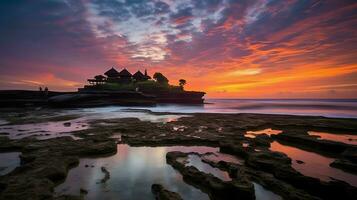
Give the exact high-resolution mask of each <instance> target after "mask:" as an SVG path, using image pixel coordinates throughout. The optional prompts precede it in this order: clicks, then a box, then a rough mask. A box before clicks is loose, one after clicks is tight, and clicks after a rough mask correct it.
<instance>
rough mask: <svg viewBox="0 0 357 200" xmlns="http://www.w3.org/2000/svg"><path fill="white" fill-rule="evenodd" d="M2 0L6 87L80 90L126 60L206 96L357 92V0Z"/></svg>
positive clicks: (1, 69)
mask: <svg viewBox="0 0 357 200" xmlns="http://www.w3.org/2000/svg"><path fill="white" fill-rule="evenodd" d="M0 4H1V5H0V35H1V36H2V37H0V43H1V46H0V79H2V81H1V83H0V88H1V89H7V88H19V87H21V88H27V89H30V88H34V86H35V85H36V83H37V84H39V85H40V84H44V85H45V84H51V87H52V88H54V89H59V90H74V89H75V87H77V85H80V84H84V81H85V80H86V78H88V77H90V76H93V75H96V74H100V73H103V72H104V71H105V70H106V69H107V68H108V67H110V66H118V67H122V66H125V67H127V68H129V69H130V70H132V71H135V70H137V69H144V68H147V69H148V70H149V72H152V73H153V72H155V71H161V72H163V73H164V74H166V75H167V76H168V77H169V78H170V80H172V82H173V83H175V82H174V81H177V80H178V79H180V78H185V79H186V80H187V81H188V84H187V88H188V89H192V90H205V91H207V92H208V96H209V97H242V98H249V97H254V98H255V97H257V98H264V97H269V98H271V97H274V98H279V97H284V98H290V97H291V98H297V97H308V98H309V97H326V98H327V97H334V98H335V97H341V98H357V96H356V94H357V88H356V84H357V76H356V74H357V56H356V53H355V52H357V37H356V36H357V28H356V26H355V24H356V22H357V21H356V20H357V13H356V11H355V10H356V9H357V3H355V2H354V1H348V0H341V1H333V0H325V1H319V0H315V1H297V0H286V1H285V0H284V1H283V0H182V1H174V0H152V1H140V0H134V1H129V0H100V1H99V0H82V1H61V0H57V1H44V0H39V1H36V2H35V3H34V2H31V3H29V2H28V1H19V2H16V3H14V2H13V1H2V2H1V3H0ZM41 77H52V78H41ZM25 80H26V81H25ZM19 83H21V84H19ZM331 90H334V93H331ZM287 91H289V92H287Z"/></svg>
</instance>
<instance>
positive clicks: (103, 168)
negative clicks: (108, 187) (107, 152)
mask: <svg viewBox="0 0 357 200" xmlns="http://www.w3.org/2000/svg"><path fill="white" fill-rule="evenodd" d="M100 170H102V172H103V173H104V178H103V179H102V180H101V181H100V182H101V183H105V182H107V181H108V180H109V179H110V173H109V171H108V170H107V169H106V168H105V167H101V168H100Z"/></svg>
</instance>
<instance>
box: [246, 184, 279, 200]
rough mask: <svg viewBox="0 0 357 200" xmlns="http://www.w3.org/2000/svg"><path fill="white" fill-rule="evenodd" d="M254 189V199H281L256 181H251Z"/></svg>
mask: <svg viewBox="0 0 357 200" xmlns="http://www.w3.org/2000/svg"><path fill="white" fill-rule="evenodd" d="M253 185H254V190H255V199H256V200H281V199H282V198H281V197H280V196H279V195H277V194H275V193H273V192H271V191H269V190H267V189H265V188H264V187H263V186H261V185H259V184H258V183H255V182H253Z"/></svg>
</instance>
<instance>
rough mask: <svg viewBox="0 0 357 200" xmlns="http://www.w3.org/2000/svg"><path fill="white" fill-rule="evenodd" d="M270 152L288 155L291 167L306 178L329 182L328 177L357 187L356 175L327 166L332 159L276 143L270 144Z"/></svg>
mask: <svg viewBox="0 0 357 200" xmlns="http://www.w3.org/2000/svg"><path fill="white" fill-rule="evenodd" d="M270 150H272V151H279V152H283V153H285V154H286V155H288V156H289V157H290V158H291V159H292V160H293V161H292V167H293V168H294V169H296V170H297V171H299V172H300V173H302V174H304V175H306V176H311V177H315V178H319V179H321V180H324V181H329V180H331V178H330V177H332V178H334V179H338V180H342V181H345V182H347V183H349V184H351V185H353V186H357V176H356V175H354V174H350V173H347V172H344V171H342V170H340V169H336V168H332V167H330V166H329V165H330V163H332V162H333V161H334V159H333V158H328V157H325V156H321V155H319V154H317V153H313V152H308V151H304V150H301V149H298V148H295V147H291V146H287V145H282V144H280V143H279V142H277V141H274V142H272V143H271V147H270ZM297 160H300V161H303V162H304V163H302V164H299V163H298V162H296V161H297Z"/></svg>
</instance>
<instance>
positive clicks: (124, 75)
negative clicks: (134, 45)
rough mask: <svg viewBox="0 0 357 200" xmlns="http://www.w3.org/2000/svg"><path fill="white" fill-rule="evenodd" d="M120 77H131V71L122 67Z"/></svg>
mask: <svg viewBox="0 0 357 200" xmlns="http://www.w3.org/2000/svg"><path fill="white" fill-rule="evenodd" d="M119 76H120V77H131V76H132V75H131V73H130V72H129V71H128V70H127V69H125V68H124V69H123V70H121V71H120V72H119Z"/></svg>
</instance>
